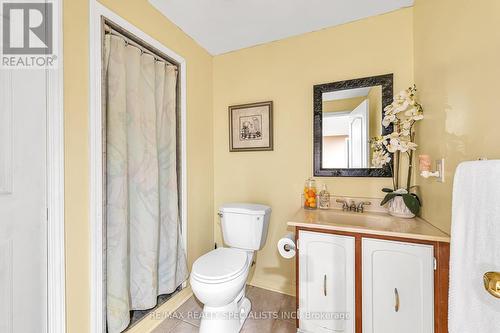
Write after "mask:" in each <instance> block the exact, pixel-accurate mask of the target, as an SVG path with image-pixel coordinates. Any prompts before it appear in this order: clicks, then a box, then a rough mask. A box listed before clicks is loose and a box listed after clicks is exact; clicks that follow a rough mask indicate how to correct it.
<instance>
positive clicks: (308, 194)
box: [304, 178, 318, 209]
mask: <svg viewBox="0 0 500 333" xmlns="http://www.w3.org/2000/svg"><path fill="white" fill-rule="evenodd" d="M316 191H317V190H316V181H315V180H314V179H312V178H309V179H308V180H306V183H305V185H304V208H306V209H316V208H317V207H318V204H317V198H316Z"/></svg>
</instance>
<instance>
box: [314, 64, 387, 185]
mask: <svg viewBox="0 0 500 333" xmlns="http://www.w3.org/2000/svg"><path fill="white" fill-rule="evenodd" d="M392 100H393V74H386V75H379V76H372V77H366V78H361V79H354V80H346V81H339V82H332V83H325V84H318V85H315V86H314V176H317V177H391V176H392V171H391V169H392V159H391V163H390V164H387V165H386V166H385V167H384V168H373V167H371V165H372V163H371V160H372V155H373V149H372V147H371V144H370V140H371V138H374V137H378V136H381V135H387V134H390V133H392V125H391V126H390V127H387V128H386V127H384V126H382V119H383V117H384V108H385V107H386V106H387V105H389V104H390V103H392ZM391 158H392V156H391Z"/></svg>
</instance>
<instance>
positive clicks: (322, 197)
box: [319, 184, 330, 209]
mask: <svg viewBox="0 0 500 333" xmlns="http://www.w3.org/2000/svg"><path fill="white" fill-rule="evenodd" d="M319 208H320V209H328V208H330V192H328V188H327V187H326V184H323V188H322V189H321V192H319Z"/></svg>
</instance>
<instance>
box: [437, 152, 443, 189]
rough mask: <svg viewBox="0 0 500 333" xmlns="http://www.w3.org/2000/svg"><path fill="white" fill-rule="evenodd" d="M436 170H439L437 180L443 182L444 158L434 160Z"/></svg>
mask: <svg viewBox="0 0 500 333" xmlns="http://www.w3.org/2000/svg"><path fill="white" fill-rule="evenodd" d="M436 171H438V172H439V177H438V178H437V181H438V182H440V183H444V158H442V159H440V160H436Z"/></svg>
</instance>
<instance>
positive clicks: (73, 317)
mask: <svg viewBox="0 0 500 333" xmlns="http://www.w3.org/2000/svg"><path fill="white" fill-rule="evenodd" d="M101 3H103V4H104V5H105V6H107V7H108V8H110V9H112V10H113V11H115V12H116V13H117V14H118V15H120V16H122V17H124V18H125V19H126V20H128V21H129V22H131V23H132V24H134V25H135V26H137V27H138V28H140V29H141V30H143V31H145V32H146V33H147V34H149V35H151V36H152V37H154V38H156V39H157V40H159V41H160V42H162V43H163V44H164V45H166V46H167V47H169V48H170V49H172V50H174V51H175V52H177V53H178V54H180V55H181V56H182V57H184V58H185V59H186V62H187V123H188V129H187V136H188V137H187V139H188V142H187V145H188V147H187V150H188V151H187V155H188V156H187V158H188V192H189V193H188V196H189V197H188V215H189V220H188V228H189V229H188V253H189V265H190V266H191V263H192V262H193V261H194V259H196V258H197V257H198V256H200V255H201V254H203V253H205V252H207V251H208V250H210V249H211V248H212V246H213V236H212V235H213V219H212V213H213V145H212V139H211V138H212V130H213V126H212V57H211V56H210V55H209V54H208V53H207V52H206V51H204V50H203V49H202V48H201V47H199V46H198V45H197V44H196V43H195V42H194V41H193V40H192V39H190V38H189V37H187V35H185V34H184V33H183V32H182V31H181V30H180V29H179V28H177V27H176V26H175V25H173V24H172V23H171V22H169V21H168V20H167V19H166V18H165V17H164V16H163V15H161V14H160V13H159V12H158V11H156V10H155V9H154V8H153V7H152V6H151V5H150V4H149V3H148V2H147V1H146V0H134V1H132V0H128V1H123V0H103V1H101ZM88 7H89V2H88V0H70V1H64V112H65V132H66V134H65V140H66V142H65V154H66V160H65V167H66V175H65V180H66V189H65V191H66V193H65V200H66V216H65V219H66V282H67V286H66V288H67V295H66V299H67V321H68V322H67V324H68V328H67V332H71V333H79V332H82V333H88V332H90V328H89V324H90V280H89V274H90V228H89V212H88V207H89V190H88V188H89V176H88V175H89V160H88V153H89V148H88V142H89V130H88V113H89V110H88V98H89V94H88V83H89V82H88V80H89V75H88V73H89V57H88V53H89V49H88V40H89V31H88V20H89V16H88V15H89V12H88Z"/></svg>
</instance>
